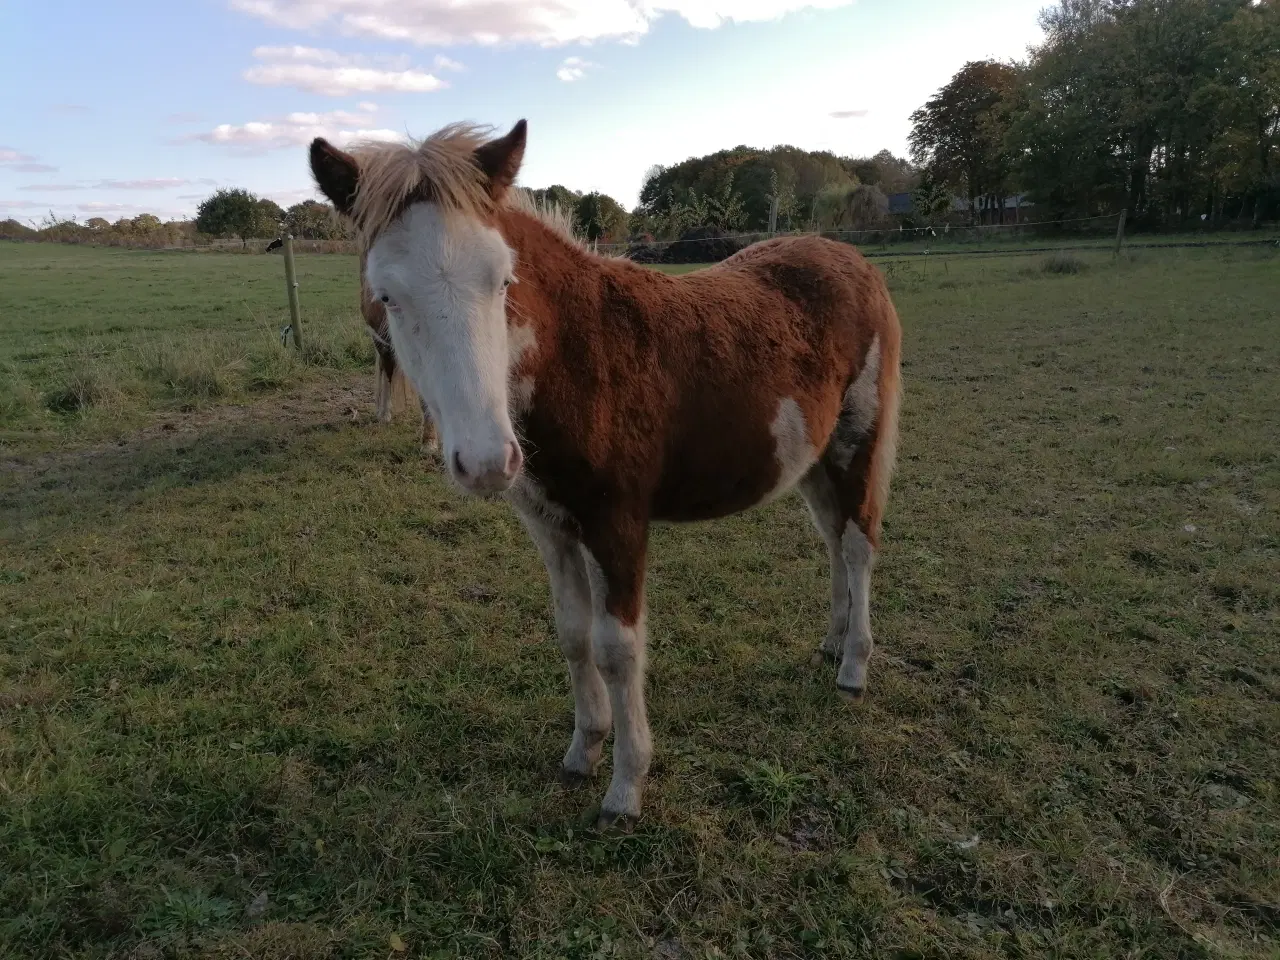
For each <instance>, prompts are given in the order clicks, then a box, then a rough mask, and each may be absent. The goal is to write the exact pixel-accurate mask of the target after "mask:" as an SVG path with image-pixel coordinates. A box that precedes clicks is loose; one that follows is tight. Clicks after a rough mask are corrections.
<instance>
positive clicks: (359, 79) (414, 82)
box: [244, 46, 453, 97]
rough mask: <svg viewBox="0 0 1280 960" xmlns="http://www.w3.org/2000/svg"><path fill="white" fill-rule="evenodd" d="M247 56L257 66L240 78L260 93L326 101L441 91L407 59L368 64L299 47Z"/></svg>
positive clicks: (260, 49)
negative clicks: (275, 91) (287, 92)
mask: <svg viewBox="0 0 1280 960" xmlns="http://www.w3.org/2000/svg"><path fill="white" fill-rule="evenodd" d="M253 55H254V56H255V57H256V58H257V59H259V60H262V61H263V62H262V63H260V64H258V65H256V66H252V67H250V68H249V69H248V70H246V71H245V72H244V78H245V79H246V80H248V81H249V82H250V83H256V84H258V85H259V86H264V87H296V88H297V89H299V90H307V91H309V92H311V93H319V94H322V95H324V96H328V97H346V96H350V95H351V94H353V93H392V92H394V93H430V92H431V91H433V90H439V89H440V88H441V87H443V86H446V84H445V82H444V81H443V80H441V79H439V78H438V77H436V76H433V75H432V74H430V73H428V72H426V71H425V70H422V69H420V68H416V67H413V66H411V65H410V63H409V59H408V58H407V57H378V58H373V59H370V58H366V57H359V56H354V55H349V54H344V53H339V52H338V51H336V50H322V49H319V48H317V47H301V46H292V47H258V48H256V49H255V50H254V51H253ZM438 59H439V58H438ZM446 59H447V58H446ZM448 62H449V63H452V62H453V61H448Z"/></svg>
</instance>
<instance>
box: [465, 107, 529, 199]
mask: <svg viewBox="0 0 1280 960" xmlns="http://www.w3.org/2000/svg"><path fill="white" fill-rule="evenodd" d="M528 132H529V125H528V124H527V123H525V122H524V121H523V120H518V121H516V125H515V126H514V127H512V128H511V132H510V133H508V134H507V135H506V136H505V137H499V138H498V139H497V140H490V141H489V142H488V143H486V144H485V145H484V146H482V147H477V148H476V161H477V162H478V163H479V164H480V169H481V170H483V171H484V174H485V176H486V177H488V178H489V193H490V195H491V196H492V197H493V199H495V200H500V199H501V198H502V195H503V194H504V193H506V192H507V190H508V189H509V188H510V187H511V185H512V184H513V183H515V182H516V174H517V173H519V172H520V164H521V162H522V161H523V160H524V143H525V138H526V135H527V134H528Z"/></svg>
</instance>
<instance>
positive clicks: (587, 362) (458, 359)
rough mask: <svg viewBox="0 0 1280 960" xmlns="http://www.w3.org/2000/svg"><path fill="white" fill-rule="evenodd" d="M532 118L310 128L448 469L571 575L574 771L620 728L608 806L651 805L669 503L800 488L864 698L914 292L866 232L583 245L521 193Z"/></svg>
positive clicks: (833, 645) (316, 165)
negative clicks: (649, 655)
mask: <svg viewBox="0 0 1280 960" xmlns="http://www.w3.org/2000/svg"><path fill="white" fill-rule="evenodd" d="M525 135H526V128H525V123H524V121H521V122H520V123H518V124H516V126H515V127H514V128H513V129H512V130H511V132H510V133H508V134H507V135H506V136H504V137H501V138H497V139H491V140H488V139H485V137H484V135H483V134H482V133H481V132H480V131H478V130H477V128H474V127H470V126H465V125H455V126H452V127H446V128H445V129H444V130H441V131H439V132H438V133H436V134H434V135H433V136H431V137H429V138H427V139H426V140H424V141H422V142H420V143H416V144H412V145H409V146H404V145H397V144H385V143H384V144H377V145H373V144H370V145H364V146H362V147H360V148H358V149H357V150H356V152H355V154H354V155H353V154H348V153H344V152H342V151H340V150H338V149H336V148H334V147H333V146H331V145H330V144H329V143H327V142H326V141H325V140H323V139H317V140H316V141H314V142H313V143H312V145H311V169H312V172H313V174H314V175H315V178H316V181H317V182H318V183H319V185H320V189H321V190H323V191H324V193H325V194H326V195H327V196H328V197H329V199H330V200H332V201H333V203H334V206H335V207H336V208H337V209H338V210H340V211H341V212H343V213H345V214H347V215H349V216H351V217H352V218H353V220H354V221H355V223H356V225H357V227H358V229H359V230H360V231H361V234H362V236H363V237H364V238H365V240H366V242H367V243H368V269H367V274H368V283H369V287H370V289H371V291H372V293H373V295H374V296H375V297H376V298H377V300H378V302H380V303H381V304H383V305H384V306H385V307H386V310H387V318H388V323H387V328H388V330H389V333H390V337H391V342H392V344H393V345H394V348H395V354H396V357H397V359H398V360H399V362H400V363H401V364H402V365H403V367H404V369H405V370H406V372H407V373H408V375H409V377H410V378H411V380H412V381H413V383H414V385H415V386H416V387H417V389H418V391H419V393H420V394H421V395H422V396H423V397H424V398H425V399H426V401H427V404H428V406H429V408H430V411H431V417H432V419H434V421H435V422H436V424H437V426H438V428H439V430H440V435H441V443H442V448H443V450H442V452H443V456H444V461H445V464H446V465H447V468H448V470H449V472H450V475H451V476H452V478H453V479H454V481H456V482H457V483H458V484H459V485H460V486H462V487H463V488H464V489H466V490H468V491H471V492H473V493H477V494H504V495H505V496H506V497H507V499H508V500H509V501H510V502H511V503H512V505H513V506H514V507H515V509H516V510H517V511H518V513H519V514H520V516H521V518H522V519H523V521H524V524H525V526H526V527H527V529H528V531H529V533H530V535H531V536H532V538H533V540H534V542H535V543H536V544H537V546H538V549H539V550H540V551H541V554H542V557H543V559H544V560H545V562H546V565H547V571H548V573H549V575H550V580H551V593H552V598H553V601H554V607H555V616H556V627H557V632H558V636H559V642H560V647H561V649H562V650H563V651H564V655H565V657H566V658H567V659H568V662H569V676H570V678H571V681H572V684H573V694H574V705H575V710H574V714H575V724H574V733H573V740H572V742H571V744H570V746H569V750H568V752H567V753H566V754H565V757H564V771H565V773H566V775H568V776H570V777H586V776H589V775H591V774H592V773H594V772H595V770H596V767H597V766H598V764H599V763H600V759H601V753H602V750H603V745H604V740H605V737H606V736H607V735H608V733H609V730H610V726H612V727H613V728H614V730H615V742H614V765H613V780H612V782H611V783H610V785H609V789H608V792H607V793H606V794H605V797H604V802H603V804H602V808H601V822H602V825H608V824H611V823H615V822H618V821H622V822H623V824H624V825H629V823H630V822H631V821H632V820H634V818H636V817H638V816H639V814H640V804H641V793H642V790H643V786H644V780H645V775H646V773H647V771H648V769H649V760H650V756H651V753H652V746H651V741H650V735H649V724H648V720H647V718H646V715H645V704H644V668H645V588H644V584H645V552H646V548H647V545H648V534H649V526H650V524H651V523H652V522H653V521H655V520H670V521H694V520H705V519H709V518H713V517H722V516H725V515H727V514H732V513H735V512H738V511H741V510H745V509H747V508H748V507H752V506H756V505H758V504H761V503H767V502H768V501H770V500H772V499H774V498H776V497H778V496H781V495H782V494H784V493H786V492H787V491H789V490H791V489H793V488H796V489H798V490H799V491H800V493H801V495H802V496H803V497H804V499H805V500H806V502H807V503H808V505H809V509H810V511H811V512H812V514H813V518H814V521H815V522H816V524H817V526H818V529H819V531H820V532H821V534H822V537H823V539H824V540H825V541H826V544H827V548H828V550H829V552H830V556H831V624H830V629H829V631H828V633H827V637H826V640H825V641H823V643H822V646H821V649H822V651H823V652H825V653H827V654H829V655H831V656H833V657H836V658H839V660H840V668H839V673H838V675H837V680H836V683H837V686H838V687H839V689H840V690H842V691H843V692H844V693H845V694H847V695H848V696H850V697H852V698H854V699H858V698H860V697H861V696H862V695H863V692H864V690H865V688H866V684H867V662H868V659H869V658H870V655H871V646H872V644H871V624H870V615H869V610H868V601H869V593H870V579H871V566H872V561H873V559H874V556H875V550H876V547H877V544H878V541H879V535H880V520H881V516H882V515H883V512H884V507H885V498H886V496H887V493H888V488H889V477H890V474H891V472H892V470H893V458H894V444H895V440H896V432H897V419H898V396H899V382H898V355H899V348H900V342H901V332H900V328H899V326H898V318H897V314H896V313H895V311H894V308H893V305H892V303H891V302H890V299H889V295H888V292H887V290H886V288H885V285H884V282H883V280H882V279H881V277H880V275H879V273H877V271H876V270H875V269H874V268H872V267H871V266H870V265H869V264H867V262H866V261H865V260H863V258H862V257H861V256H860V255H859V254H858V253H857V252H856V251H855V250H854V249H853V248H852V247H849V246H846V245H843V244H839V243H834V242H831V241H827V240H822V239H818V238H815V237H795V238H779V239H774V240H769V241H765V242H763V243H759V244H756V245H754V246H751V247H748V248H747V249H745V250H743V251H742V252H741V253H739V254H737V255H736V256H734V257H731V258H730V259H728V260H726V261H724V262H723V263H721V264H719V265H717V266H714V267H711V268H708V269H705V270H701V271H699V272H696V273H692V274H689V275H686V276H683V277H671V276H667V275H665V274H662V273H659V272H657V271H654V270H650V269H647V268H645V267H641V266H638V265H636V264H633V263H630V262H629V261H626V260H618V259H606V258H601V257H597V256H594V255H592V254H590V253H588V252H587V251H586V250H584V249H582V247H581V246H580V245H579V244H577V243H575V242H573V240H572V239H571V238H570V237H568V236H566V235H565V234H564V232H563V231H559V230H556V229H554V228H553V227H552V226H549V225H548V223H547V222H546V218H544V217H540V216H538V213H537V211H536V210H530V209H529V205H528V204H527V202H523V201H520V200H519V199H518V198H519V196H520V194H521V192H520V191H514V190H512V184H513V182H514V180H515V178H516V174H517V172H518V170H519V168H520V164H521V160H522V159H523V156H524V148H525Z"/></svg>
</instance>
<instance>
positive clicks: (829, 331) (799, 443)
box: [602, 237, 900, 520]
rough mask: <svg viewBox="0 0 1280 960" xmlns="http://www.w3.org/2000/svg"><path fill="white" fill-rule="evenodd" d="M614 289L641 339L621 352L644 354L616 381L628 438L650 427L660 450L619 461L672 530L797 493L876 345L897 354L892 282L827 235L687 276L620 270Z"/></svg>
mask: <svg viewBox="0 0 1280 960" xmlns="http://www.w3.org/2000/svg"><path fill="white" fill-rule="evenodd" d="M613 271H616V274H615V275H614V276H613V277H610V276H609V275H608V274H609V273H610V272H613ZM614 285H616V289H613V287H614ZM603 288H604V290H605V293H604V294H603V297H604V301H605V302H604V303H602V310H603V312H604V314H605V315H606V316H609V315H610V312H611V311H612V312H613V314H615V315H617V314H621V315H622V316H624V317H625V318H626V319H625V321H624V322H625V324H626V325H627V326H628V327H629V329H628V330H626V331H619V332H618V333H619V336H618V337H617V339H616V340H615V342H618V341H625V342H626V344H627V346H626V347H625V348H623V350H624V352H630V351H635V353H636V354H637V355H636V356H633V357H630V358H629V361H628V362H630V363H633V364H634V365H635V366H634V370H633V372H632V373H631V374H630V375H629V376H620V377H618V378H617V379H615V381H614V382H615V384H617V385H618V386H619V387H620V389H619V390H618V396H617V397H616V400H615V403H614V404H613V408H614V409H613V410H612V411H610V412H611V414H612V416H613V419H614V427H615V430H616V431H617V434H616V435H617V436H618V437H626V436H628V435H629V434H631V432H632V431H631V430H630V429H629V425H631V424H635V423H646V424H648V425H650V427H651V430H647V431H646V432H647V433H649V435H650V436H651V437H652V438H653V445H655V446H657V445H660V448H659V449H640V447H641V446H643V445H637V446H635V449H633V450H626V449H624V450H620V451H619V453H620V454H621V455H622V456H623V458H625V459H628V460H631V463H630V464H629V468H628V472H629V473H630V475H631V480H632V482H639V483H642V484H647V485H649V486H650V489H651V490H652V491H653V492H652V504H653V510H654V515H655V516H656V517H659V518H662V519H669V520H700V519H709V518H712V517H717V516H724V515H727V514H730V513H735V512H738V511H740V510H743V509H746V508H748V507H750V506H753V505H754V504H757V503H760V502H763V501H767V500H768V499H770V498H772V497H773V496H776V495H778V494H780V493H782V492H785V490H787V489H790V488H791V487H792V486H794V485H795V483H796V482H797V481H798V480H799V479H800V477H801V476H802V475H803V474H804V472H805V471H806V470H807V469H808V468H809V467H810V466H812V464H813V463H814V462H815V461H816V459H817V458H818V457H819V456H820V455H821V454H822V453H823V451H825V450H826V448H827V446H828V442H829V439H830V438H831V436H832V433H833V431H834V430H835V428H836V424H837V422H838V421H839V420H840V417H841V415H842V411H843V410H844V406H845V395H846V393H847V392H848V391H849V388H850V387H851V386H852V385H853V384H854V383H855V381H856V380H857V378H858V376H859V374H860V373H861V372H862V370H863V368H864V366H865V364H866V362H867V358H868V355H869V353H870V352H871V350H872V348H873V344H877V350H878V349H880V345H888V343H890V342H891V343H892V346H893V355H894V356H895V357H896V355H897V344H898V340H899V337H900V334H899V329H898V322H897V315H896V313H895V312H894V310H893V306H892V304H891V302H890V300H889V296H888V292H887V290H886V289H885V285H884V281H883V279H882V278H881V276H880V274H879V272H878V271H877V270H875V268H874V267H872V266H871V265H870V264H869V263H867V261H866V260H865V259H864V258H863V257H862V256H861V255H860V254H859V253H858V252H857V251H856V250H855V249H853V248H852V247H850V246H848V245H846V244H840V243H835V242H832V241H829V240H823V239H821V238H817V237H783V238H777V239H774V240H770V241H766V242H763V243H758V244H755V245H753V246H751V247H748V248H746V249H745V250H743V251H741V252H740V253H738V254H737V255H735V256H733V257H731V258H729V259H728V260H725V261H723V262H722V263H720V264H718V265H716V266H714V267H710V268H707V269H705V270H701V271H698V272H696V273H692V274H687V275H684V276H680V277H668V276H663V275H660V274H655V273H653V272H651V271H647V270H646V271H644V273H643V275H642V274H641V273H640V271H639V270H637V269H636V268H635V267H633V266H631V265H629V264H622V263H619V264H617V265H613V266H611V268H610V269H609V270H607V272H606V276H605V279H604V286H603ZM615 359H618V358H615ZM895 373H896V371H895ZM629 388H630V389H629ZM620 446H624V447H625V446H627V445H626V444H620ZM627 454H631V455H632V456H627Z"/></svg>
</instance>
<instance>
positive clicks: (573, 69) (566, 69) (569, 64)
mask: <svg viewBox="0 0 1280 960" xmlns="http://www.w3.org/2000/svg"><path fill="white" fill-rule="evenodd" d="M596 66H599V64H595V63H592V62H591V61H590V60H583V59H582V58H581V57H568V58H566V59H565V60H563V61H562V62H561V63H560V69H558V70H557V71H556V76H557V77H559V78H560V79H561V80H563V81H564V82H565V83H572V82H573V81H574V80H581V79H582V78H583V77H585V76H586V75H587V71H588V70H590V69H591V68H593V67H596Z"/></svg>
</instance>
